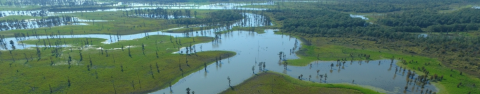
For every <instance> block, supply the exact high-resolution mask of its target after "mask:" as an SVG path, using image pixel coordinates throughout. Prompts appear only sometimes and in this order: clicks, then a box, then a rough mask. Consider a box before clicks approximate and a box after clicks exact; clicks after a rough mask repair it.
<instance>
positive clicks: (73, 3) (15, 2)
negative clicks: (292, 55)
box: [0, 0, 97, 6]
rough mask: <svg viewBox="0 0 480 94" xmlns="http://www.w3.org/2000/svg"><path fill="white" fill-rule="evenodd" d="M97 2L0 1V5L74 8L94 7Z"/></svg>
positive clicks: (62, 0)
mask: <svg viewBox="0 0 480 94" xmlns="http://www.w3.org/2000/svg"><path fill="white" fill-rule="evenodd" d="M96 4H97V0H8V1H5V2H1V1H0V5H5V6H25V5H40V6H74V5H96Z"/></svg>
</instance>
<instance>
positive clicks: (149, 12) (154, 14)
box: [124, 8, 197, 19]
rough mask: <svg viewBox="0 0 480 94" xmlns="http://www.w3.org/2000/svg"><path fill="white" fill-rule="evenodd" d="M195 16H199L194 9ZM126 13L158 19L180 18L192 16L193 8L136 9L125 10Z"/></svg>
mask: <svg viewBox="0 0 480 94" xmlns="http://www.w3.org/2000/svg"><path fill="white" fill-rule="evenodd" d="M193 14H194V16H195V17H196V16H197V12H196V11H194V13H193ZM124 15H128V16H140V17H145V18H158V19H179V18H191V17H192V12H191V10H188V9H185V10H184V11H182V10H167V9H163V8H156V9H135V10H131V11H125V12H124Z"/></svg>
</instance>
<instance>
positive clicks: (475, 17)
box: [378, 8, 480, 32]
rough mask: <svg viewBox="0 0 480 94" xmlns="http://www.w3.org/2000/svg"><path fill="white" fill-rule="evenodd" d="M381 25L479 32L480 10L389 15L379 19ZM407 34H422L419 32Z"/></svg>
mask: <svg viewBox="0 0 480 94" xmlns="http://www.w3.org/2000/svg"><path fill="white" fill-rule="evenodd" d="M378 22H379V23H381V24H384V25H387V26H395V27H398V26H401V27H408V28H417V29H418V28H419V27H420V28H427V27H428V28H429V30H430V31H433V32H454V31H468V30H478V26H479V25H478V23H480V10H478V9H470V8H467V9H462V10H459V11H455V12H452V13H438V12H435V11H433V12H432V11H424V10H417V11H407V12H403V13H396V14H390V13H389V14H387V15H386V18H383V19H379V20H378ZM405 32H421V31H418V30H415V31H410V30H405Z"/></svg>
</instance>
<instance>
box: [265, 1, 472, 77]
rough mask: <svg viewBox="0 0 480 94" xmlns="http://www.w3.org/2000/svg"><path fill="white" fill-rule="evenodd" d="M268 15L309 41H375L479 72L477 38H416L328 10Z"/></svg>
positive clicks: (412, 35)
mask: <svg viewBox="0 0 480 94" xmlns="http://www.w3.org/2000/svg"><path fill="white" fill-rule="evenodd" d="M268 12H270V13H272V14H274V15H273V16H274V18H275V19H277V20H280V21H283V29H282V32H289V33H292V34H297V35H302V36H306V37H348V38H359V39H364V40H370V41H376V42H375V43H378V44H382V45H384V47H387V48H388V47H393V48H390V49H396V50H400V51H402V52H405V53H414V54H420V55H425V56H431V57H438V58H442V59H441V61H442V62H444V64H447V65H449V66H456V68H457V69H460V70H464V72H469V73H472V74H478V72H475V71H479V66H480V63H478V62H477V61H478V58H479V57H480V55H479V54H480V49H479V48H478V46H480V37H478V36H476V37H467V36H455V37H451V36H447V35H429V36H428V37H420V36H419V35H417V34H410V33H407V32H404V31H396V29H398V28H402V27H401V26H399V27H385V26H380V25H377V24H369V25H366V26H364V25H363V23H364V21H359V20H356V18H348V14H342V13H338V12H326V11H325V10H316V11H314V10H269V11H268ZM323 13H328V15H331V16H324V15H326V14H323ZM280 14H282V15H280ZM284 16H289V18H286V19H283V18H284ZM303 17H306V18H309V19H312V21H306V20H305V18H303ZM344 17H346V18H344ZM322 19H324V20H325V22H329V23H331V24H338V26H337V27H334V26H328V25H327V26H323V25H321V24H322ZM295 20H298V21H295ZM342 23H343V24H342ZM354 23H358V24H354ZM360 23H362V24H360ZM294 27H297V28H294ZM306 42H308V40H306ZM405 42H408V44H407V43H405ZM398 43H400V44H405V47H402V46H399V44H398ZM397 47H400V48H397ZM408 47H417V48H420V49H421V51H420V52H418V51H412V50H411V49H407V48H408ZM452 62H455V63H452Z"/></svg>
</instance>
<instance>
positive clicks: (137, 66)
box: [0, 36, 235, 93]
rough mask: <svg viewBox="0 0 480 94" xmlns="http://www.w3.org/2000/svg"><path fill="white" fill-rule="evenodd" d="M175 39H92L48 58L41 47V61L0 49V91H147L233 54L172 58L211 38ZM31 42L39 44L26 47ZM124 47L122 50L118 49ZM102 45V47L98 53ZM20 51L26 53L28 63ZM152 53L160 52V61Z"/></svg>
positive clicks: (46, 50) (71, 41) (75, 42)
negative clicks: (81, 45)
mask: <svg viewBox="0 0 480 94" xmlns="http://www.w3.org/2000/svg"><path fill="white" fill-rule="evenodd" d="M173 39H174V40H173V42H175V40H177V39H178V40H180V41H181V43H179V44H176V43H175V44H176V45H175V47H174V45H173V44H174V43H172V42H170V36H147V37H145V38H141V39H134V40H128V41H119V42H116V43H112V44H100V43H99V42H101V41H103V40H104V39H92V40H94V41H95V42H94V44H93V46H91V47H88V48H83V49H82V50H79V49H81V47H78V46H76V47H67V48H62V49H60V51H61V53H62V55H61V56H60V57H54V56H51V55H52V54H51V52H52V51H54V49H55V48H49V47H46V48H42V49H41V54H42V56H41V57H42V58H41V59H40V60H37V59H38V57H37V55H36V50H28V49H25V50H14V51H12V53H13V57H14V58H15V59H16V60H15V62H13V60H12V59H11V58H9V57H11V55H10V54H9V52H8V51H1V53H2V54H0V57H2V58H1V60H0V77H1V79H0V83H1V84H2V85H4V86H8V87H0V90H2V92H3V93H50V91H52V92H53V93H72V92H75V93H146V92H150V91H154V90H158V89H162V88H166V87H168V86H169V83H171V84H175V83H176V82H177V81H178V80H179V79H180V78H182V77H184V76H187V75H188V74H190V73H192V72H194V71H197V70H201V69H202V68H203V67H204V63H206V64H210V63H212V62H213V61H215V57H219V56H221V57H223V58H228V57H231V56H234V55H235V53H234V52H228V51H208V52H198V53H196V54H191V55H185V54H172V52H175V51H178V48H180V47H185V46H187V45H190V43H192V44H196V43H202V42H208V41H211V40H213V38H209V37H195V42H193V38H173ZM64 40H66V41H69V43H68V44H72V45H79V44H82V42H81V41H82V40H85V39H84V38H78V39H64ZM35 41H37V40H29V41H26V42H25V43H35ZM42 41H43V40H42ZM50 41H54V40H50ZM142 45H144V48H145V54H143V51H142ZM156 45H158V47H157V46H156ZM122 46H124V50H123V51H122V50H121V49H119V48H121V47H122ZM127 46H130V47H131V48H130V51H131V57H130V56H129V55H128V48H127ZM100 47H101V48H102V49H99V48H100ZM70 48H72V49H73V50H70ZM113 48H116V49H113ZM106 50H108V51H106ZM101 51H103V52H101ZM80 52H81V53H82V56H83V60H82V61H80V60H81V57H80ZM23 53H27V54H26V56H27V59H25V58H24V54H23ZM102 53H103V54H102ZM107 53H108V55H107ZM156 53H158V54H159V57H158V58H157V57H156ZM30 57H31V58H30ZM69 57H71V60H70V59H69ZM27 60H29V61H28V62H27ZM90 60H91V61H92V63H90ZM186 60H188V65H187V63H186ZM51 61H53V65H52V63H51ZM69 61H70V64H68V63H69ZM157 66H158V70H157ZM180 67H181V68H182V70H183V72H182V71H180ZM182 74H183V75H182ZM69 82H70V83H69Z"/></svg>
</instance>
